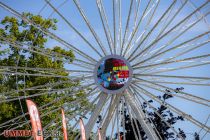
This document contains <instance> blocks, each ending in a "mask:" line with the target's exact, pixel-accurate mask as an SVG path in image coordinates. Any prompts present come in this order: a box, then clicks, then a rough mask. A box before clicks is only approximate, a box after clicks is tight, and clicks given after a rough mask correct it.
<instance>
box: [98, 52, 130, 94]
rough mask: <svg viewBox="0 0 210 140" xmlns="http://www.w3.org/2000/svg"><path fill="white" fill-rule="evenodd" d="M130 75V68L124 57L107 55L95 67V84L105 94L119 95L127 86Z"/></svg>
mask: <svg viewBox="0 0 210 140" xmlns="http://www.w3.org/2000/svg"><path fill="white" fill-rule="evenodd" d="M132 73H133V70H132V67H131V66H130V64H129V62H128V61H127V60H126V59H125V58H124V57H122V56H119V55H108V56H105V57H103V58H102V59H101V60H100V61H98V63H97V64H96V66H95V71H94V77H95V83H96V84H97V85H98V87H99V88H100V89H101V90H102V91H103V92H105V93H108V94H115V93H121V92H123V91H124V90H125V89H126V88H127V87H128V86H129V84H130V82H131V79H132Z"/></svg>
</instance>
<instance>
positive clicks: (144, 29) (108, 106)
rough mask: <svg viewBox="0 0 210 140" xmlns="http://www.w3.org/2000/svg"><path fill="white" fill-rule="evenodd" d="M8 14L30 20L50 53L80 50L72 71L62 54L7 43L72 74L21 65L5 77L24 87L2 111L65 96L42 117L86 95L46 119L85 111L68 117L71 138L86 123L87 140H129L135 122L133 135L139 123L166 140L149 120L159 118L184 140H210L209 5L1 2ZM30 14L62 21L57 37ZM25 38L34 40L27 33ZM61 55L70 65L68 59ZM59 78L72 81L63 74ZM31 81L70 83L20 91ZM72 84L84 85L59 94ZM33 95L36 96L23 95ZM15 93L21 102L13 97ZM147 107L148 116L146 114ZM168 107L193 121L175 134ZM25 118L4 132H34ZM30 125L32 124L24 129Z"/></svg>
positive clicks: (112, 0) (133, 0) (153, 137)
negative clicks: (129, 128) (44, 38)
mask: <svg viewBox="0 0 210 140" xmlns="http://www.w3.org/2000/svg"><path fill="white" fill-rule="evenodd" d="M0 7H1V10H0V11H2V12H4V13H5V15H8V16H14V17H16V18H18V19H20V20H23V21H24V22H25V24H28V25H30V26H32V27H34V28H36V29H38V30H39V32H40V33H43V34H44V35H46V36H48V42H47V43H46V45H45V47H46V48H48V47H51V46H52V45H53V46H61V47H62V48H63V49H65V50H72V52H73V53H74V55H75V59H74V60H73V61H71V63H69V60H71V58H69V57H68V56H65V55H64V54H62V53H60V54H59V53H51V54H49V53H48V52H47V51H46V49H45V48H36V46H33V45H31V44H33V43H31V44H26V43H24V40H23V41H22V42H18V41H12V40H10V39H9V38H4V37H3V36H0V41H1V43H4V44H8V45H12V46H16V47H17V48H18V49H20V50H21V51H24V50H27V51H28V52H33V53H36V54H39V55H43V56H47V57H50V58H52V59H57V60H59V61H62V62H63V63H64V68H65V69H56V68H48V67H47V66H46V67H45V68H43V67H30V66H28V64H26V66H24V67H23V66H21V65H20V64H19V60H20V59H21V58H20V57H19V58H18V59H17V61H16V62H15V66H14V65H13V66H11V65H4V66H0V74H1V76H2V77H5V78H4V79H5V80H7V77H8V76H9V77H13V78H14V79H16V85H14V86H15V87H16V90H11V91H7V92H4V93H1V95H0V97H1V98H2V99H1V100H0V105H1V104H3V103H10V102H14V101H19V103H20V107H21V109H22V106H23V105H22V101H25V100H26V99H28V98H36V97H39V96H42V95H45V94H46V95H51V94H63V96H62V97H60V98H55V100H53V101H49V102H48V103H46V104H44V105H43V106H39V109H40V110H44V109H45V108H47V107H49V108H50V107H51V106H52V105H53V104H55V103H57V102H59V101H60V100H63V99H64V98H66V97H68V96H75V94H76V93H77V92H80V91H81V92H84V96H81V97H77V98H76V99H75V100H73V101H71V102H69V101H66V102H63V103H62V104H61V105H60V106H59V107H57V108H50V111H49V112H45V113H44V114H40V115H41V119H42V117H46V116H48V115H50V114H51V113H53V112H56V111H59V109H60V108H64V110H65V112H70V111H72V110H70V109H69V108H71V107H73V108H77V112H76V113H71V114H70V115H68V116H66V117H67V120H68V122H69V126H68V131H72V132H73V131H76V130H78V129H79V126H78V125H79V117H81V116H82V117H83V118H85V119H84V124H85V131H86V137H87V138H89V137H90V136H92V135H93V137H94V138H93V139H97V131H98V128H101V130H100V131H101V134H102V137H103V139H105V137H109V138H110V139H112V138H115V134H117V138H115V139H119V138H120V137H118V136H119V135H120V134H121V133H122V134H121V136H122V139H123V140H125V135H126V134H125V133H126V132H127V130H126V124H125V120H126V118H125V116H126V114H127V115H128V116H129V119H130V121H131V122H132V123H131V124H132V127H133V129H136V125H137V122H136V121H133V120H137V121H138V123H140V125H141V127H142V130H143V131H144V132H145V136H146V137H147V138H148V139H149V140H158V139H162V138H161V137H160V134H159V132H158V131H157V128H156V127H157V126H156V125H155V124H154V122H153V121H151V120H150V117H149V112H151V111H152V112H155V114H156V115H157V116H158V117H159V118H160V121H161V122H163V123H165V124H166V126H167V127H168V128H169V129H170V131H171V132H173V133H175V135H176V139H185V138H183V136H182V135H180V133H179V131H178V127H181V128H183V130H184V131H185V132H186V134H187V139H188V138H189V139H193V138H192V136H191V135H192V134H191V133H194V132H195V131H196V132H198V134H199V135H200V138H201V139H204V140H205V139H206V140H207V139H209V138H210V135H209V133H210V121H209V118H210V111H209V110H210V109H209V107H210V103H209V102H210V100H209V99H210V94H209V91H210V73H209V71H210V65H209V64H210V53H209V52H210V44H209V42H210V36H209V35H210V24H209V20H210V17H209V13H210V10H209V9H210V3H209V0H200V1H194V0H168V1H164V0H104V1H103V0H95V1H94V0H86V1H85V0H84V1H83V0H80V1H79V0H61V1H54V0H43V1H41V2H37V1H31V2H27V1H25V2H24V1H21V6H20V7H19V6H15V5H14V4H12V3H11V2H10V1H1V2H0ZM30 10H31V11H30ZM22 12H32V13H33V14H34V15H41V16H42V17H45V18H55V19H57V20H58V23H57V24H58V25H57V30H46V29H44V28H42V26H45V25H38V24H36V23H35V22H34V21H32V20H31V19H30V18H28V17H27V16H24V15H23V14H22ZM25 34H26V36H27V32H26V33H25ZM59 55H62V56H63V57H65V58H66V59H60V57H58V56H59ZM5 57H6V55H5ZM68 59H69V60H68ZM67 60H68V61H67ZM40 63H42V62H40ZM20 70H21V71H20ZM29 71H33V73H30V72H29ZM59 71H64V72H66V73H68V75H65V76H64V75H59V74H57V73H55V72H59ZM27 76H28V77H40V78H42V77H56V78H58V79H59V78H67V79H68V80H65V81H58V82H53V83H51V82H48V83H46V84H43V85H38V86H32V87H25V86H23V87H22V88H21V89H20V88H18V85H19V83H18V82H17V81H18V78H19V77H27ZM24 79H26V80H27V78H24ZM22 82H23V83H25V82H27V81H22ZM70 82H71V83H74V82H75V83H78V82H79V84H78V85H77V86H72V87H69V88H63V89H62V88H61V89H56V90H53V88H54V87H57V86H59V85H63V84H66V83H70ZM25 91H32V92H33V93H34V94H31V95H26V94H21V95H20V94H18V93H19V92H23V93H24V92H25ZM14 92H15V93H17V94H14V95H11V94H12V93H14ZM164 94H165V95H168V96H171V97H173V98H172V99H169V100H164V99H163V98H161V97H160V96H163V95H164ZM83 99H87V101H88V105H87V106H85V107H83V108H80V106H79V104H80V102H81V101H82V100H83ZM151 100H152V101H151ZM37 105H39V103H37ZM143 105H146V106H147V108H142V106H143ZM160 106H163V107H166V108H167V109H168V110H169V111H170V112H172V113H174V114H176V115H179V116H181V117H183V119H184V120H185V121H184V122H182V123H180V124H177V126H176V125H175V126H172V125H171V124H170V123H168V120H167V118H166V117H164V116H163V115H161V113H160V112H158V111H157V109H158V107H160ZM125 109H126V111H124V110H125ZM23 110H24V109H22V114H16V117H14V118H13V119H10V120H7V121H5V122H4V123H2V124H0V128H4V129H18V128H19V127H22V126H24V125H29V124H30V120H28V119H27V117H26V116H27V115H28V114H27V112H24V111H23ZM57 117H59V116H57ZM99 118H100V119H99ZM22 119H23V120H24V121H23V122H20V121H19V120H22ZM98 120H99V121H98ZM97 122H98V123H97ZM51 125H54V126H55V128H54V131H57V130H60V129H61V127H62V126H61V125H60V124H59V123H58V124H56V121H55V120H50V123H48V124H45V125H44V126H43V129H44V130H45V129H47V128H48V127H49V126H51ZM188 133H189V134H188ZM94 134H95V135H94ZM0 135H3V133H1V134H0ZM47 137H49V136H47ZM47 137H46V138H47ZM76 138H77V139H78V138H79V136H78V137H76ZM135 139H141V137H140V130H139V129H136V132H135Z"/></svg>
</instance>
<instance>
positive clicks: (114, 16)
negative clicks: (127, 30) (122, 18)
mask: <svg viewBox="0 0 210 140" xmlns="http://www.w3.org/2000/svg"><path fill="white" fill-rule="evenodd" d="M112 9H113V31H114V35H113V36H114V54H116V45H117V41H116V1H115V0H113V1H112Z"/></svg>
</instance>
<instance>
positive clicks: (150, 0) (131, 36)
mask: <svg viewBox="0 0 210 140" xmlns="http://www.w3.org/2000/svg"><path fill="white" fill-rule="evenodd" d="M158 1H159V0H158ZM151 2H152V0H149V2H148V3H147V5H146V8H145V10H144V11H143V14H142V16H141V18H140V20H139V21H138V24H137V25H136V26H135V28H134V29H133V30H132V32H131V35H130V39H129V40H128V43H127V44H128V45H127V46H126V48H128V47H129V46H130V44H131V42H132V41H133V39H134V37H135V35H136V33H137V32H138V29H139V27H140V24H141V22H142V20H143V19H144V18H145V17H146V15H147V13H146V12H147V11H148V8H149V6H150V5H151ZM156 2H157V1H156ZM121 51H122V50H121Z"/></svg>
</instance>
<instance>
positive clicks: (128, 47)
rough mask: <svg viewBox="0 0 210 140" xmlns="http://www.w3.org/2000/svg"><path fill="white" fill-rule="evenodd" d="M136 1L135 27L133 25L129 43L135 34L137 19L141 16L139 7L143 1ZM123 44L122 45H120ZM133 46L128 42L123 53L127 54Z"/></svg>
mask: <svg viewBox="0 0 210 140" xmlns="http://www.w3.org/2000/svg"><path fill="white" fill-rule="evenodd" d="M135 3H136V5H137V6H135V4H134V8H135V9H134V25H133V27H132V31H131V33H130V35H129V36H128V40H127V43H129V40H131V37H132V35H133V32H134V30H135V28H136V26H137V19H138V17H139V9H140V3H141V0H136V1H135ZM120 46H121V45H120ZM131 48H132V47H130V45H127V44H126V47H125V51H124V53H123V56H125V55H126V54H127V53H128V52H129V49H131Z"/></svg>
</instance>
